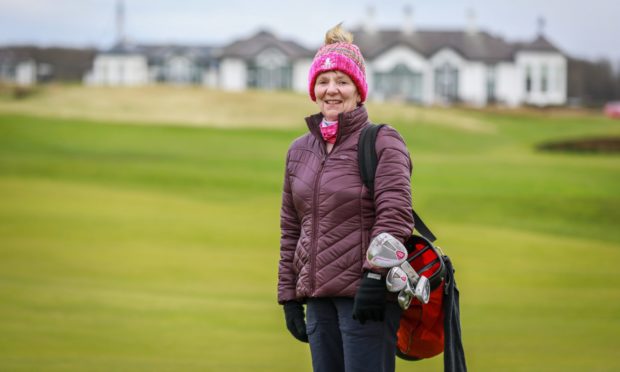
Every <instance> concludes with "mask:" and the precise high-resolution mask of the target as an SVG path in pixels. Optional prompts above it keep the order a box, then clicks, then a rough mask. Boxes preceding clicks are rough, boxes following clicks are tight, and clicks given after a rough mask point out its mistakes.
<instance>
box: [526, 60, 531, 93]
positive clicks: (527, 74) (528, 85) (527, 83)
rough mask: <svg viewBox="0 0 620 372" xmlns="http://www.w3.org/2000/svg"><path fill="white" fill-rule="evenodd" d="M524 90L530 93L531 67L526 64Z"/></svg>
mask: <svg viewBox="0 0 620 372" xmlns="http://www.w3.org/2000/svg"><path fill="white" fill-rule="evenodd" d="M525 91H526V92H527V93H530V92H531V91H532V67H531V66H527V67H526V68H525Z"/></svg>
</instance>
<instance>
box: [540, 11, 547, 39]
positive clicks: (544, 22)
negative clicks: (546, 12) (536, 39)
mask: <svg viewBox="0 0 620 372" xmlns="http://www.w3.org/2000/svg"><path fill="white" fill-rule="evenodd" d="M545 24H546V20H545V17H543V16H540V17H538V36H543V35H544V33H545Z"/></svg>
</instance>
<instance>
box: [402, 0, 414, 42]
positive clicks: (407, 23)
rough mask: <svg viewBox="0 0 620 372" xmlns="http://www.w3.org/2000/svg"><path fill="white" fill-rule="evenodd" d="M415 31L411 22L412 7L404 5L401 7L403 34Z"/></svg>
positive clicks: (410, 33)
mask: <svg viewBox="0 0 620 372" xmlns="http://www.w3.org/2000/svg"><path fill="white" fill-rule="evenodd" d="M414 32H415V24H414V23H413V8H411V6H409V5H406V6H405V8H404V9H403V34H404V35H412V34H413V33H414Z"/></svg>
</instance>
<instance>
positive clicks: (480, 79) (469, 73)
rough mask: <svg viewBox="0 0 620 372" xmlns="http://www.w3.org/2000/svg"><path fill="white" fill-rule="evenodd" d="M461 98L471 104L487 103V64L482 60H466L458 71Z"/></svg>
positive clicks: (481, 104)
mask: <svg viewBox="0 0 620 372" xmlns="http://www.w3.org/2000/svg"><path fill="white" fill-rule="evenodd" d="M459 92H460V97H461V99H462V100H463V101H464V102H465V103H468V104H470V105H473V106H484V105H486V104H487V66H486V65H485V64H484V63H482V62H467V63H465V64H464V68H463V70H461V71H459Z"/></svg>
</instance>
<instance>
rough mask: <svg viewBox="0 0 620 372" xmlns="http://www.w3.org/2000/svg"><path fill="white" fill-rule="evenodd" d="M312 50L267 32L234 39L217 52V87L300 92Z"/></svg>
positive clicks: (305, 83)
mask: <svg viewBox="0 0 620 372" xmlns="http://www.w3.org/2000/svg"><path fill="white" fill-rule="evenodd" d="M313 55H314V54H313V52H312V51H311V50H309V49H307V48H305V47H303V46H301V45H299V44H297V43H295V42H293V41H288V40H281V39H280V38H278V37H276V36H275V35H274V34H272V33H270V32H268V31H260V32H258V33H257V34H256V35H254V36H252V37H250V38H247V39H242V40H238V41H235V42H233V43H231V44H229V45H227V46H225V47H223V48H222V50H221V51H220V52H219V55H218V60H219V61H220V62H219V69H218V76H219V79H218V87H220V88H222V89H224V90H237V91H238V90H244V89H247V88H255V89H265V90H274V89H288V90H295V91H303V90H305V89H306V87H307V79H308V70H309V69H310V64H311V62H312V57H313Z"/></svg>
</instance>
